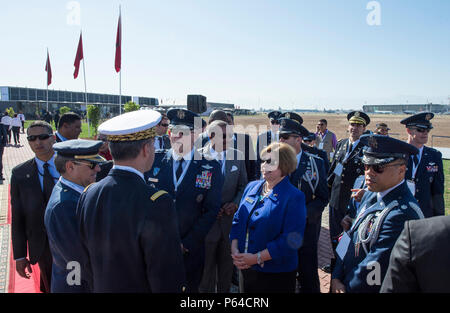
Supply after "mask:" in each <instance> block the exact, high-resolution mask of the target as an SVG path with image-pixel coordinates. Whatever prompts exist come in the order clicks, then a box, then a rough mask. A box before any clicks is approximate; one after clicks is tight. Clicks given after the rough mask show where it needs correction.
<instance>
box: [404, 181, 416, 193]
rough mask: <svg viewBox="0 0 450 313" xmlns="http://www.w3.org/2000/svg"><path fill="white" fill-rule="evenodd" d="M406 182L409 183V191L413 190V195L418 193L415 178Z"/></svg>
mask: <svg viewBox="0 0 450 313" xmlns="http://www.w3.org/2000/svg"><path fill="white" fill-rule="evenodd" d="M406 183H407V184H408V188H409V191H411V193H412V195H413V196H415V195H416V183H415V182H414V181H413V180H409V179H408V180H407V181H406Z"/></svg>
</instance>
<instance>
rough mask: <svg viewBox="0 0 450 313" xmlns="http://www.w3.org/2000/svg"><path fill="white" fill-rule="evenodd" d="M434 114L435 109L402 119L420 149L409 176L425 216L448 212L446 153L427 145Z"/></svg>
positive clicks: (409, 183) (414, 193) (410, 163)
mask: <svg viewBox="0 0 450 313" xmlns="http://www.w3.org/2000/svg"><path fill="white" fill-rule="evenodd" d="M433 117H434V114H433V113H430V112H423V113H419V114H415V115H413V116H410V117H407V118H405V119H403V120H401V121H400V123H402V124H404V125H406V131H407V133H408V143H409V144H412V145H413V146H414V147H416V148H417V149H419V153H418V154H417V155H416V156H414V157H411V158H410V159H409V160H408V171H407V172H406V179H407V180H408V186H409V188H410V190H411V192H412V194H413V195H414V196H415V197H416V199H417V202H419V206H420V208H421V209H422V212H423V215H424V216H425V217H432V216H438V215H444V214H445V205H444V168H443V165H442V153H441V152H439V151H437V150H436V149H433V148H430V147H427V146H425V144H426V143H427V142H428V135H429V133H430V131H431V130H432V129H433V125H432V124H431V122H430V121H431V119H433Z"/></svg>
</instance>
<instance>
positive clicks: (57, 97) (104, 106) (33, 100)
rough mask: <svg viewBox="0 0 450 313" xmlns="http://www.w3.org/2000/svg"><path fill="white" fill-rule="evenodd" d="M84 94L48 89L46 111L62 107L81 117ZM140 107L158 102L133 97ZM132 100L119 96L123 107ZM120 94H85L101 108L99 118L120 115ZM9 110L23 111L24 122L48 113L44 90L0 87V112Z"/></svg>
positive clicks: (90, 102)
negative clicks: (25, 119)
mask: <svg viewBox="0 0 450 313" xmlns="http://www.w3.org/2000/svg"><path fill="white" fill-rule="evenodd" d="M85 97H86V95H85V93H84V92H75V91H66V90H50V89H49V90H48V111H50V112H55V111H56V110H58V109H59V108H61V107H63V106H67V107H69V108H71V109H72V111H73V112H76V113H78V114H81V115H84V112H86V99H85ZM134 99H137V103H138V104H139V105H141V106H152V105H158V99H155V98H146V97H134ZM131 100H132V97H131V96H127V95H122V101H121V103H122V105H123V104H125V103H127V102H128V101H131ZM119 101H120V96H119V95H110V94H99V93H87V103H88V104H95V105H98V106H99V107H100V112H101V114H102V118H104V117H109V116H114V115H117V114H119V112H120V107H119V103H120V102H119ZM9 107H12V108H13V109H14V111H15V112H19V111H22V112H23V113H24V114H25V116H26V118H27V119H35V118H37V117H38V115H42V114H43V113H44V112H45V111H47V90H46V89H36V88H23V87H9V86H3V87H1V86H0V112H4V111H5V109H6V108H9Z"/></svg>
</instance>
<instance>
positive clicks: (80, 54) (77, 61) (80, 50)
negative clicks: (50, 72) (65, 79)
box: [73, 33, 83, 79]
mask: <svg viewBox="0 0 450 313" xmlns="http://www.w3.org/2000/svg"><path fill="white" fill-rule="evenodd" d="M81 60H83V38H82V37H81V33H80V41H79V42H78V49H77V55H76V56H75V63H74V64H73V65H74V66H75V72H74V73H73V78H75V79H77V77H78V71H79V70H80V62H81Z"/></svg>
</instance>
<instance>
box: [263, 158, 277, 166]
mask: <svg viewBox="0 0 450 313" xmlns="http://www.w3.org/2000/svg"><path fill="white" fill-rule="evenodd" d="M261 162H262V164H264V163H266V164H269V165H274V166H278V161H276V160H272V158H268V159H265V160H264V159H262V160H261Z"/></svg>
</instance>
